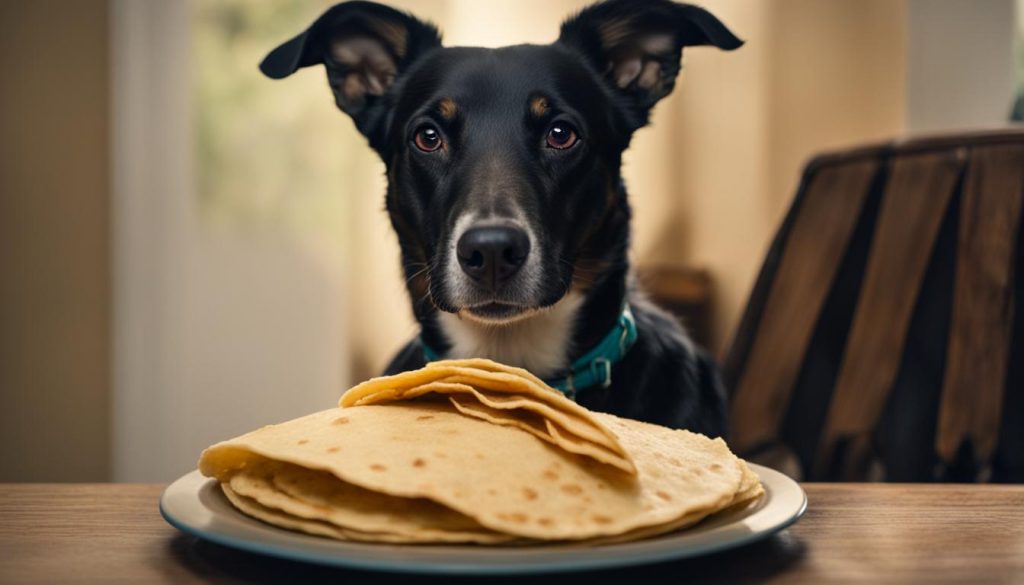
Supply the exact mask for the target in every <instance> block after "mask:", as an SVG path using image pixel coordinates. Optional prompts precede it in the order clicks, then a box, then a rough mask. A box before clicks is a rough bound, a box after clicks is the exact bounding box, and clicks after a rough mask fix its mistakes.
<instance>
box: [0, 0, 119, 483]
mask: <svg viewBox="0 0 1024 585" xmlns="http://www.w3.org/2000/svg"><path fill="white" fill-rule="evenodd" d="M0 71H2V72H3V73H2V75H3V79H2V81H0V462H3V463H2V465H0V481H66V480H75V481H90V480H91V481H97V480H104V479H107V477H108V471H109V453H108V447H109V445H108V437H109V420H110V419H109V415H108V411H109V406H110V403H109V365H108V364H109V358H110V355H109V331H110V325H109V317H110V298H109V297H110V294H109V293H110V263H109V256H108V244H109V219H108V217H109V216H108V212H109V207H108V200H109V198H108V164H109V158H108V148H107V137H108V130H107V128H108V116H107V98H108V90H107V81H108V76H107V9H106V2H105V1H104V0H74V1H59V0H58V1H54V0H43V1H35V0H34V1H32V2H25V1H21V0H2V1H0Z"/></svg>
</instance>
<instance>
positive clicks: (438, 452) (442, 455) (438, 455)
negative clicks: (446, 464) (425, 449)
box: [434, 451, 448, 459]
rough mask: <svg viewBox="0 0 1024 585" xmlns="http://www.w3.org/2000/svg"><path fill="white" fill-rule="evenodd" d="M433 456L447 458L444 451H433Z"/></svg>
mask: <svg viewBox="0 0 1024 585" xmlns="http://www.w3.org/2000/svg"><path fill="white" fill-rule="evenodd" d="M434 457H437V458H438V459H447V458H448V456H447V455H445V454H444V453H442V452H441V451H434Z"/></svg>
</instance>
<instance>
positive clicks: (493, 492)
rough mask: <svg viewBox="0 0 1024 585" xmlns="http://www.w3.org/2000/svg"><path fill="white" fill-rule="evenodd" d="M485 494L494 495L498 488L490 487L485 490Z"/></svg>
mask: <svg viewBox="0 0 1024 585" xmlns="http://www.w3.org/2000/svg"><path fill="white" fill-rule="evenodd" d="M487 495H490V496H496V495H498V490H496V489H494V488H491V489H489V490H487Z"/></svg>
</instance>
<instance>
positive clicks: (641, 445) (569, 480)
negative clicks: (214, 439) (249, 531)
mask: <svg viewBox="0 0 1024 585" xmlns="http://www.w3.org/2000/svg"><path fill="white" fill-rule="evenodd" d="M592 416H593V417H594V418H595V419H596V420H597V421H598V422H599V423H600V424H601V425H602V426H603V427H605V428H607V429H608V430H609V431H610V432H612V433H614V434H615V436H616V437H617V442H619V443H620V444H621V445H622V447H623V448H624V449H625V450H627V451H628V452H629V453H630V454H631V455H632V457H633V461H634V462H635V464H636V468H637V475H636V476H635V477H634V476H629V475H626V474H623V473H622V472H621V471H620V470H618V469H615V468H611V467H609V466H606V465H601V464H599V463H596V462H595V461H594V460H592V459H590V458H589V457H582V456H579V455H576V454H573V453H568V452H566V451H564V450H562V449H559V448H555V447H553V446H552V445H551V444H550V443H548V442H545V441H542V440H540V439H539V438H537V437H536V436H534V435H532V434H530V433H527V432H523V431H522V430H521V429H519V428H516V427H511V426H507V425H495V424H491V423H489V422H487V421H485V420H481V419H477V418H475V417H467V416H465V415H462V414H460V413H458V412H456V411H454V410H453V409H452V407H451V406H450V405H448V404H444V403H438V402H423V401H411V402H398V403H391V404H387V405H369V406H361V407H358V408H344V409H330V410H325V411H322V412H318V413H314V414H312V415H309V416H305V417H302V418H299V419H295V420H292V421H288V422H286V423H282V424H279V425H273V426H269V427H264V428H262V429H259V430H257V431H254V432H252V433H248V434H246V435H243V436H241V437H238V438H236V439H231V440H229V441H225V442H223V443H219V444H217V445H214V446H213V447H210V448H209V449H207V450H206V451H204V453H203V455H202V457H201V459H200V464H199V465H200V469H201V470H202V472H203V473H204V474H206V475H208V476H212V477H216V478H217V479H218V480H219V481H221V482H222V483H225V482H227V483H230V482H231V480H232V478H233V477H234V476H236V475H238V474H240V473H242V472H243V470H245V469H246V468H251V466H254V465H259V464H261V463H262V462H265V461H267V460H269V461H273V462H279V463H288V464H291V465H295V466H298V467H302V468H305V469H309V470H319V471H323V472H327V473H330V474H331V475H332V476H334V477H336V478H338V479H339V480H340V481H343V482H345V483H349V484H352V485H354V486H357V487H359V488H362V489H364V490H369V491H371V492H375V493H376V494H384V495H386V496H393V497H399V498H423V499H427V500H431V501H433V502H436V503H437V504H440V505H442V506H444V507H447V508H449V509H451V510H453V511H455V512H458V513H459V514H462V515H463V516H466V517H468V518H471V519H472V520H473V521H475V522H476V523H478V524H479V525H480V526H482V527H484V528H485V529H488V530H491V531H494V532H499V533H502V534H507V535H511V536H512V537H516V538H528V539H542V540H585V539H593V538H599V537H608V536H615V535H623V534H627V533H630V532H632V531H637V530H640V529H644V528H656V527H670V526H674V525H677V524H678V523H679V522H680V521H686V520H690V519H692V518H688V516H691V517H692V515H693V514H695V513H696V514H700V513H704V512H707V513H711V512H713V511H717V510H720V509H722V508H723V507H725V506H727V505H729V504H730V503H731V502H732V501H733V499H734V497H735V495H736V494H737V492H739V491H740V488H741V484H742V480H743V470H742V468H741V466H740V464H739V460H738V459H736V457H735V456H733V455H732V453H731V452H730V451H729V449H728V447H726V445H725V443H724V442H723V441H722V440H721V439H715V440H712V439H709V438H707V437H704V436H703V435H699V434H695V433H689V432H686V431H674V430H670V429H667V428H664V427H659V426H656V425H649V424H645V423H640V422H637V421H630V420H627V419H620V418H617V417H614V416H611V415H606V414H597V413H592ZM705 515H706V514H705ZM318 526H319V525H318ZM362 526H363V525H362V524H352V528H353V529H355V528H359V529H360V531H361V533H374V532H379V531H378V530H371V529H365V528H360V527H362ZM367 528H369V526H368V525H367ZM377 528H379V527H377Z"/></svg>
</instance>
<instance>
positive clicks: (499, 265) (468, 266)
mask: <svg viewBox="0 0 1024 585" xmlns="http://www.w3.org/2000/svg"><path fill="white" fill-rule="evenodd" d="M455 253H456V255H457V256H458V257H459V266H460V267H462V271H463V272H465V273H466V274H467V275H468V276H469V277H470V278H472V279H473V280H475V281H476V282H478V283H480V284H482V285H484V286H486V287H488V288H490V289H491V290H497V288H498V287H499V286H501V285H502V284H504V283H505V281H507V280H508V279H509V278H511V277H512V275H513V274H515V273H516V271H518V270H519V268H520V267H521V266H522V265H523V263H524V262H526V257H527V256H528V255H529V254H530V238H529V236H527V235H526V232H525V231H523V230H521V229H519V228H517V227H511V226H486V227H476V228H470V229H468V230H466V231H465V233H463V234H462V237H460V238H459V241H458V244H457V245H456V249H455Z"/></svg>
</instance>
